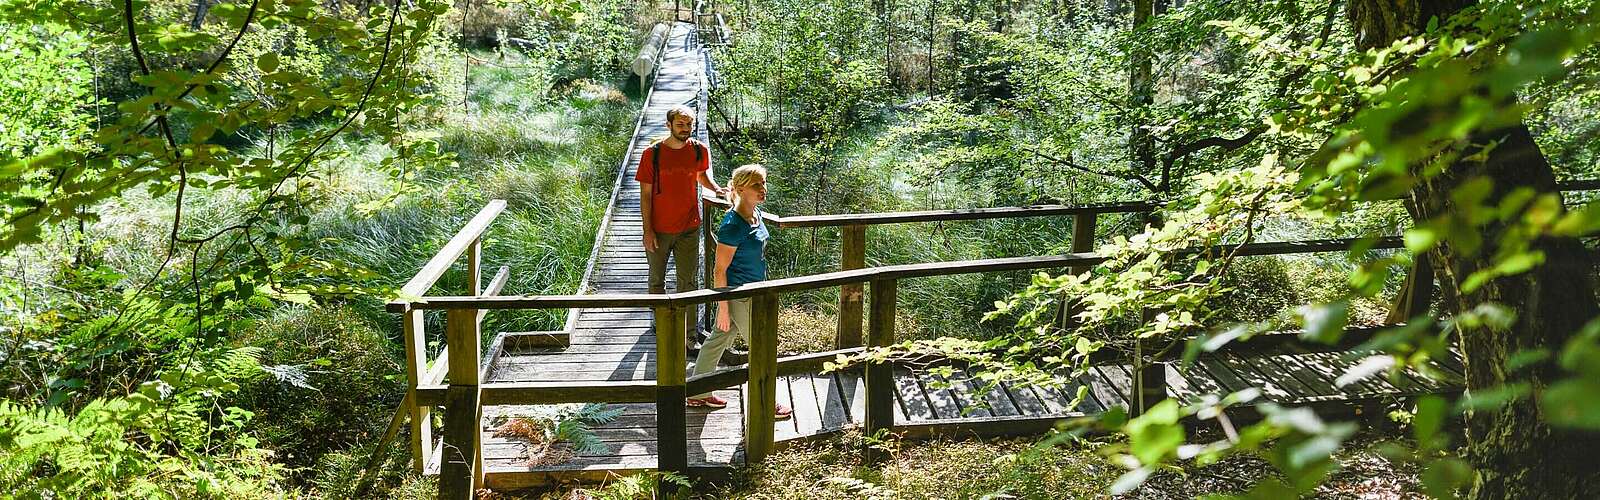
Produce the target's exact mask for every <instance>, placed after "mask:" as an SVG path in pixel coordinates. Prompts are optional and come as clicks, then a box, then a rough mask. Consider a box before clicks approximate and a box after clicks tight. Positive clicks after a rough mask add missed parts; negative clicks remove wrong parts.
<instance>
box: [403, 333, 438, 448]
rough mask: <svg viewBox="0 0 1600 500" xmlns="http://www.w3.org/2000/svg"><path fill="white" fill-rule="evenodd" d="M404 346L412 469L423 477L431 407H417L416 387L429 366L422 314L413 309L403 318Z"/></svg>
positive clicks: (429, 443) (430, 440)
mask: <svg viewBox="0 0 1600 500" xmlns="http://www.w3.org/2000/svg"><path fill="white" fill-rule="evenodd" d="M403 318H404V319H403V320H402V321H403V322H404V329H405V344H406V381H407V382H408V383H409V384H410V389H409V390H408V391H407V393H406V394H407V397H408V400H409V401H411V407H410V408H408V409H407V410H406V411H407V412H409V413H410V415H409V416H410V420H411V470H412V472H415V473H417V474H422V473H423V471H424V469H425V468H426V467H427V464H428V458H429V457H428V453H430V452H432V451H433V426H432V423H433V422H432V415H431V414H432V413H433V408H432V407H430V406H426V405H421V404H417V386H418V385H420V384H421V383H422V370H423V368H424V367H425V366H427V364H428V349H427V346H428V342H427V336H426V335H425V334H424V333H425V327H424V326H423V321H422V319H423V317H422V311H420V310H417V309H412V310H409V311H406V312H405V314H404V315H403Z"/></svg>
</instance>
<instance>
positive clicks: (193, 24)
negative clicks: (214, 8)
mask: <svg viewBox="0 0 1600 500" xmlns="http://www.w3.org/2000/svg"><path fill="white" fill-rule="evenodd" d="M210 10H211V0H194V19H191V20H189V28H190V29H194V30H199V29H200V26H201V25H203V24H205V22H206V12H208V11H210Z"/></svg>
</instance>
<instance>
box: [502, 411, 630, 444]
mask: <svg viewBox="0 0 1600 500" xmlns="http://www.w3.org/2000/svg"><path fill="white" fill-rule="evenodd" d="M621 415H622V409H621V408H611V407H609V406H608V405H605V404H602V403H589V404H581V405H580V404H564V405H541V406H533V407H529V408H527V409H524V410H522V411H520V412H518V413H514V414H504V415H500V416H498V417H496V418H495V419H494V422H493V423H494V424H495V425H496V426H498V427H499V428H500V432H499V434H498V435H502V436H508V437H518V438H522V439H524V440H528V441H530V442H536V443H542V444H545V445H547V446H555V445H557V444H563V443H564V444H566V445H567V446H570V447H571V448H572V450H573V451H575V452H577V453H579V454H586V455H599V454H606V453H610V452H611V448H610V447H609V446H606V444H605V442H603V441H601V440H600V437H599V436H596V435H595V434H594V431H593V430H592V429H591V426H594V425H605V424H608V423H611V422H613V421H616V419H617V417H619V416H621Z"/></svg>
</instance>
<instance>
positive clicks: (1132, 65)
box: [1128, 0, 1166, 186]
mask: <svg viewBox="0 0 1600 500" xmlns="http://www.w3.org/2000/svg"><path fill="white" fill-rule="evenodd" d="M1154 13H1155V3H1154V1H1153V0H1133V29H1136V30H1137V29H1139V28H1142V27H1144V25H1145V24H1148V23H1149V22H1150V18H1151V17H1152V16H1153V15H1154ZM1128 91H1129V95H1130V98H1129V101H1130V102H1129V106H1128V107H1129V108H1130V109H1133V110H1134V111H1135V112H1140V111H1142V110H1143V109H1145V108H1146V107H1147V106H1149V105H1150V104H1151V102H1152V101H1154V94H1155V82H1153V81H1151V67H1150V53H1149V52H1146V51H1143V50H1140V51H1136V52H1134V53H1132V54H1129V55H1128ZM1142 115H1143V113H1140V114H1138V115H1135V116H1133V117H1132V120H1131V121H1132V130H1130V131H1129V134H1128V150H1129V155H1130V157H1131V158H1132V159H1133V165H1132V168H1131V171H1132V172H1134V173H1137V174H1139V175H1144V176H1149V175H1152V174H1153V173H1154V172H1155V168H1156V151H1155V143H1154V139H1153V138H1151V137H1150V130H1149V129H1147V128H1145V125H1147V124H1146V123H1144V116H1142ZM1161 185H1163V186H1165V185H1166V184H1165V183H1162V184H1161Z"/></svg>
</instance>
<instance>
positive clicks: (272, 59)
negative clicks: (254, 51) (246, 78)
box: [256, 52, 278, 73]
mask: <svg viewBox="0 0 1600 500" xmlns="http://www.w3.org/2000/svg"><path fill="white" fill-rule="evenodd" d="M256 68H258V69H260V70H261V72H262V73H272V72H274V71H277V70H278V54H277V53H276V52H267V53H265V54H261V57H259V58H256Z"/></svg>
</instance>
